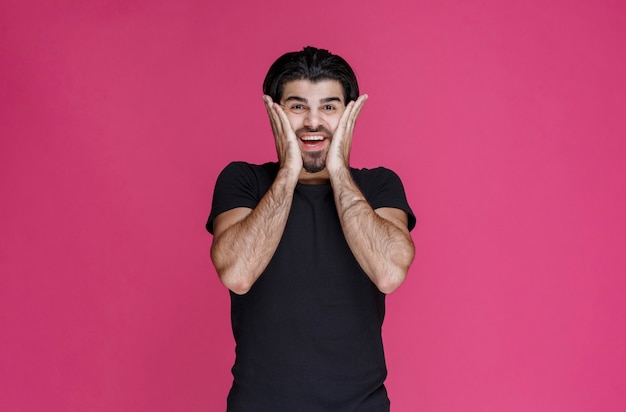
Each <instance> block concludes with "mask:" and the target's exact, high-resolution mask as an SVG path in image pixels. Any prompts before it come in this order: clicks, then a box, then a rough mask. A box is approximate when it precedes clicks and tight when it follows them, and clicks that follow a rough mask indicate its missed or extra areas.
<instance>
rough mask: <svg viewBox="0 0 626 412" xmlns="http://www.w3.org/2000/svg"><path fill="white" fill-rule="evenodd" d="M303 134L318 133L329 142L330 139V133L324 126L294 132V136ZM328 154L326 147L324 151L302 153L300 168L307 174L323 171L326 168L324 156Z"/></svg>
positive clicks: (304, 128) (303, 128)
mask: <svg viewBox="0 0 626 412" xmlns="http://www.w3.org/2000/svg"><path fill="white" fill-rule="evenodd" d="M304 133H319V134H321V135H322V136H324V137H325V138H326V140H327V141H330V139H331V137H332V135H333V134H332V133H331V132H330V130H328V129H327V128H325V127H324V126H318V127H316V128H312V127H306V126H305V127H302V128H300V129H298V130H296V136H298V137H300V136H302V135H303V134H304ZM327 154H328V145H327V147H326V148H325V149H324V150H318V151H316V152H305V151H303V152H302V166H303V168H304V170H306V171H307V172H309V173H318V172H321V171H322V170H324V168H325V167H326V155H327Z"/></svg>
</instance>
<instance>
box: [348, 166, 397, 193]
mask: <svg viewBox="0 0 626 412" xmlns="http://www.w3.org/2000/svg"><path fill="white" fill-rule="evenodd" d="M351 171H352V177H353V178H354V180H355V182H356V183H357V184H358V185H359V186H360V187H361V188H362V189H365V188H380V187H381V186H383V187H384V186H386V185H390V184H391V185H398V184H399V185H402V181H401V180H400V177H399V176H398V174H397V173H396V172H394V171H393V170H391V169H388V168H386V167H382V166H379V167H375V168H372V169H367V168H363V169H355V168H352V169H351Z"/></svg>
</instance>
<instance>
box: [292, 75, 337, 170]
mask: <svg viewBox="0 0 626 412" xmlns="http://www.w3.org/2000/svg"><path fill="white" fill-rule="evenodd" d="M280 105H281V106H282V107H283V110H284V111H285V114H286V115H287V118H288V119H289V123H290V124H291V128H292V129H293V130H294V132H295V133H296V137H297V138H298V143H299V145H300V151H301V152H302V160H303V164H304V169H305V170H306V171H307V172H310V173H317V172H320V171H322V170H324V168H325V167H326V155H327V154H328V149H329V147H330V141H331V139H332V137H333V134H334V133H335V130H336V129H337V126H338V125H339V119H340V118H341V115H342V113H343V111H344V110H345V108H346V105H345V102H344V101H343V86H342V85H341V83H339V81H337V80H321V81H318V82H315V83H313V82H311V81H310V80H292V81H290V82H287V83H285V85H284V87H283V96H282V99H281V101H280Z"/></svg>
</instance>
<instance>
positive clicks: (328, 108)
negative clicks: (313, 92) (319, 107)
mask: <svg viewBox="0 0 626 412" xmlns="http://www.w3.org/2000/svg"><path fill="white" fill-rule="evenodd" d="M333 110H335V106H333V105H332V104H327V105H326V106H324V111H327V112H331V111H333Z"/></svg>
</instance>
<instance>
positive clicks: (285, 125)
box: [274, 103, 295, 139]
mask: <svg viewBox="0 0 626 412" xmlns="http://www.w3.org/2000/svg"><path fill="white" fill-rule="evenodd" d="M274 110H275V111H276V114H277V115H278V118H279V120H280V125H281V129H282V130H283V131H284V132H285V137H286V138H287V139H291V138H292V137H293V138H294V139H295V133H294V131H293V129H292V128H291V123H290V122H289V118H288V117H287V114H286V113H285V111H284V110H283V108H282V107H281V106H280V105H279V104H277V103H275V104H274Z"/></svg>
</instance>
